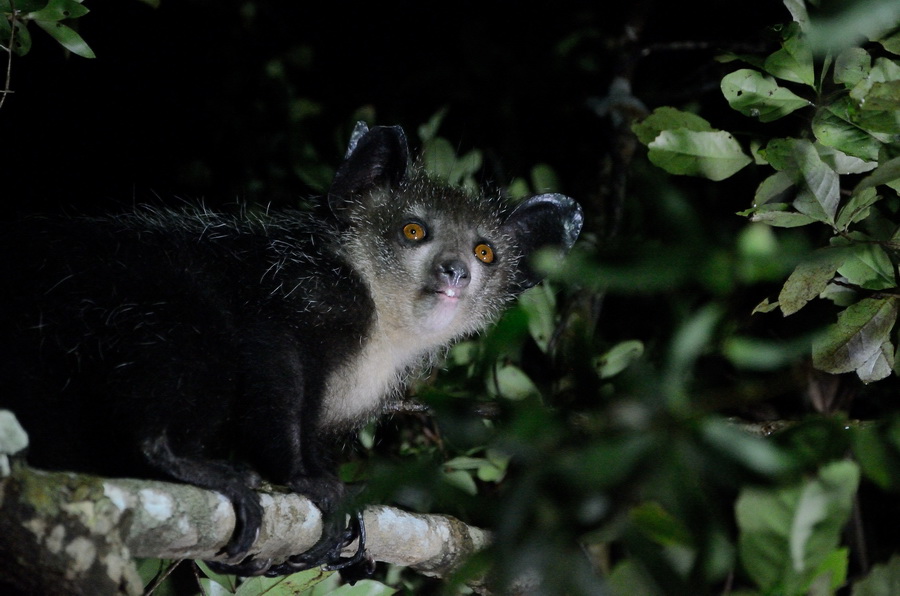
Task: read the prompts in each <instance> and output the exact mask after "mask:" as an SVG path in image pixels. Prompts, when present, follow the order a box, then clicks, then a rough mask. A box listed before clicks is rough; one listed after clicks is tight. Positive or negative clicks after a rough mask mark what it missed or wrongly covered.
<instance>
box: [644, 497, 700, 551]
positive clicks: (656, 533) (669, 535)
mask: <svg viewBox="0 0 900 596" xmlns="http://www.w3.org/2000/svg"><path fill="white" fill-rule="evenodd" d="M629 517H630V518H631V522H632V523H633V524H634V525H635V526H636V527H637V528H638V529H639V530H640V531H641V532H643V533H644V534H646V535H647V536H648V537H649V538H650V539H652V540H653V541H654V542H656V543H658V544H662V545H673V544H677V545H684V546H690V545H692V544H693V543H694V540H693V536H692V534H691V532H690V530H689V529H688V528H687V527H686V526H685V525H684V523H683V522H681V520H679V519H677V518H676V517H674V516H673V515H672V514H671V513H669V512H668V511H666V510H665V509H664V508H663V507H662V506H661V505H660V504H659V503H653V502H649V503H643V504H641V505H637V506H635V507H633V508H632V509H631V511H630V512H629Z"/></svg>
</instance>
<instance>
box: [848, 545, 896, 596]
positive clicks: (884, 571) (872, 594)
mask: <svg viewBox="0 0 900 596" xmlns="http://www.w3.org/2000/svg"><path fill="white" fill-rule="evenodd" d="M893 594H900V555H894V556H892V557H891V558H890V559H889V560H888V562H887V563H881V564H878V565H875V566H874V567H872V570H871V571H870V572H869V575H867V576H866V577H864V578H863V579H861V580H860V581H858V582H856V583H854V584H853V591H852V592H851V596H891V595H893Z"/></svg>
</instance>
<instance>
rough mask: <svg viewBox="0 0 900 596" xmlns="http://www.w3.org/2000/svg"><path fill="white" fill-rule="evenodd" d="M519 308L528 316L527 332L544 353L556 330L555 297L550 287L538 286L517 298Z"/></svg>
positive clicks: (546, 285)
mask: <svg viewBox="0 0 900 596" xmlns="http://www.w3.org/2000/svg"><path fill="white" fill-rule="evenodd" d="M519 306H520V307H521V308H522V310H524V311H525V313H526V314H527V315H528V332H529V333H530V334H531V337H532V338H533V339H534V341H535V343H536V344H537V345H538V347H539V348H540V349H541V351H542V352H546V351H547V349H548V347H549V345H550V339H551V338H552V337H553V333H554V331H555V330H556V296H555V294H554V293H553V290H552V288H551V287H550V285H548V284H546V283H544V284H538V285H537V286H535V287H533V288H531V289H529V290H528V291H527V292H525V293H524V294H522V295H521V296H520V297H519Z"/></svg>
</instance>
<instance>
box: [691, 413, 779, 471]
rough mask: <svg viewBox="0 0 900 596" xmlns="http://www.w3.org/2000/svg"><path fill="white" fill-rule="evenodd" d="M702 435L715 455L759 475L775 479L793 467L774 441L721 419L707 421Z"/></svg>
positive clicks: (712, 418) (702, 427) (702, 426)
mask: <svg viewBox="0 0 900 596" xmlns="http://www.w3.org/2000/svg"><path fill="white" fill-rule="evenodd" d="M700 431H701V434H702V437H703V440H704V441H705V442H706V443H707V444H708V445H709V446H710V447H711V448H712V449H713V451H712V452H713V453H720V454H727V456H728V457H729V458H730V459H732V460H734V461H736V462H738V463H740V464H741V465H742V466H743V467H746V468H748V469H750V470H753V471H754V472H756V473H757V474H762V475H765V476H775V475H778V474H782V473H784V472H785V471H787V470H789V469H790V467H791V461H790V458H789V457H787V455H786V454H785V453H784V452H783V451H782V450H781V449H780V448H779V447H777V446H776V445H775V444H773V443H772V442H771V441H767V440H766V439H764V438H761V437H756V436H754V435H751V434H749V433H747V432H745V431H744V430H742V429H740V428H738V427H737V426H735V425H733V424H730V423H728V422H726V421H724V420H721V419H719V418H714V417H710V418H707V419H706V420H704V421H703V422H702V424H701V426H700Z"/></svg>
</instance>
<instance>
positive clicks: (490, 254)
mask: <svg viewBox="0 0 900 596" xmlns="http://www.w3.org/2000/svg"><path fill="white" fill-rule="evenodd" d="M475 257H476V258H477V259H478V260H479V261H481V262H482V263H493V262H494V249H493V248H491V245H490V244H486V243H484V242H482V243H481V244H479V245H478V246H476V247H475Z"/></svg>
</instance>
